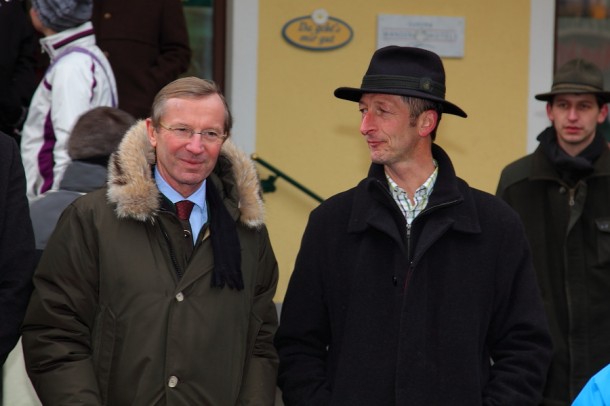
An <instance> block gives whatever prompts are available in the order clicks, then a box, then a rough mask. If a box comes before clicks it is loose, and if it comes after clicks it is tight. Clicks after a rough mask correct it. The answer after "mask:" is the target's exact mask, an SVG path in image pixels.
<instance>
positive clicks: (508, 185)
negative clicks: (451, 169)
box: [497, 128, 610, 406]
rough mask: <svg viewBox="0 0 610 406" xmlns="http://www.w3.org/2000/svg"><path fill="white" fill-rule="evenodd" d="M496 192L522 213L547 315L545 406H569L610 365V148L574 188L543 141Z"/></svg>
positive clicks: (504, 174) (515, 164)
mask: <svg viewBox="0 0 610 406" xmlns="http://www.w3.org/2000/svg"><path fill="white" fill-rule="evenodd" d="M545 131H553V130H552V128H549V129H547V130H545ZM497 195H498V196H499V197H501V198H503V199H504V200H505V201H506V202H507V203H508V204H509V205H510V206H512V207H513V209H515V210H516V211H517V212H518V213H519V215H520V216H521V220H522V221H523V224H524V226H525V232H526V234H527V237H528V240H529V243H530V245H531V247H532V253H533V258H534V267H535V269H536V273H537V277H538V283H539V286H540V290H541V293H542V298H543V301H544V306H545V310H546V313H547V316H548V318H549V324H550V328H551V335H552V338H553V347H554V351H553V359H552V362H551V367H550V369H549V374H548V379H547V384H546V388H545V391H544V401H543V403H542V404H543V405H545V406H546V405H549V406H551V405H552V406H560V405H561V406H568V405H570V404H571V403H572V400H573V399H574V398H575V397H576V395H578V393H579V392H580V390H581V389H582V387H583V386H584V385H585V383H586V382H587V381H588V379H589V378H591V376H593V374H595V373H596V372H597V371H599V370H600V369H601V368H603V367H604V366H605V365H607V364H608V363H610V150H608V149H607V148H604V151H603V152H602V154H601V156H600V157H599V158H598V159H597V160H596V161H595V162H594V169H593V172H592V173H591V174H590V175H588V176H586V177H585V178H583V179H581V180H579V181H578V183H577V184H576V185H575V186H573V187H571V186H570V185H568V184H566V183H565V182H564V181H562V180H561V178H560V176H559V174H558V172H557V170H556V169H555V167H554V166H553V164H552V162H551V161H550V160H549V159H548V158H547V157H546V155H545V153H544V151H543V150H542V147H541V146H539V147H538V148H537V149H536V151H534V153H532V154H530V155H527V156H525V157H523V158H521V159H519V160H517V161H515V162H513V163H511V164H510V165H508V166H507V167H506V168H505V169H504V170H503V172H502V175H501V178H500V182H499V185H498V190H497Z"/></svg>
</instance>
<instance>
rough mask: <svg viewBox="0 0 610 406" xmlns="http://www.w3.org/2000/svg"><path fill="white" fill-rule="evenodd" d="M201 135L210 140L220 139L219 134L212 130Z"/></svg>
mask: <svg viewBox="0 0 610 406" xmlns="http://www.w3.org/2000/svg"><path fill="white" fill-rule="evenodd" d="M201 134H202V135H203V136H204V137H208V138H218V137H219V134H218V133H217V132H216V131H212V130H208V131H203V132H202V133H201Z"/></svg>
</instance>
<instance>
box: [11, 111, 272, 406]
mask: <svg viewBox="0 0 610 406" xmlns="http://www.w3.org/2000/svg"><path fill="white" fill-rule="evenodd" d="M154 162H155V154H154V150H153V148H152V147H151V145H150V143H149V141H148V139H147V137H146V126H145V123H144V122H143V121H141V122H139V123H137V124H136V125H135V126H134V127H133V128H132V129H131V130H130V131H129V132H128V133H127V134H126V136H125V138H124V140H123V142H122V143H121V146H120V148H119V151H118V152H117V153H115V154H114V155H113V157H112V158H111V161H110V165H109V180H108V187H107V188H105V189H102V190H99V191H96V192H92V193H90V194H88V195H85V196H83V197H81V198H79V199H77V200H76V201H75V202H74V203H72V204H71V205H70V206H69V207H68V208H67V209H66V210H65V212H64V213H63V215H62V217H61V219H60V221H59V223H58V225H57V228H56V229H55V232H54V233H53V235H52V237H51V239H50V241H49V243H48V245H47V248H46V250H45V252H44V254H43V257H42V259H41V262H40V265H39V267H38V269H37V271H36V274H35V277H34V284H35V291H34V293H33V295H32V298H31V301H30V305H29V308H28V311H27V315H26V319H25V322H24V326H23V346H24V353H25V359H26V367H27V370H28V374H29V376H30V378H31V380H32V382H33V384H34V387H35V389H36V392H37V394H38V396H39V397H40V399H41V400H42V402H43V404H48V405H112V406H122V405H125V406H127V405H129V406H137V405H142V406H151V405H185V406H186V405H189V406H190V405H223V406H224V405H242V404H256V405H272V404H273V402H274V397H275V383H276V374H277V354H276V351H275V349H274V347H273V335H274V333H275V330H276V327H277V315H276V310H275V306H274V304H273V301H272V299H273V296H274V293H275V288H276V285H277V278H278V270H277V262H276V259H275V256H274V254H273V251H272V248H271V245H270V242H269V237H268V233H267V231H266V228H265V226H264V224H263V214H264V213H263V204H262V201H261V195H260V190H259V182H258V179H257V175H256V171H255V168H254V165H253V163H252V161H251V160H249V159H248V158H247V156H246V155H245V154H243V152H241V151H239V150H238V149H237V148H236V147H235V146H234V145H233V144H231V142H230V141H226V142H225V144H224V145H223V147H222V151H221V155H220V157H219V159H218V163H217V165H216V168H215V170H214V172H213V173H212V174H211V175H210V176H209V177H208V179H207V181H208V182H213V183H214V186H215V189H216V190H217V191H218V194H219V195H220V197H221V199H222V201H223V203H224V206H225V207H226V209H227V210H228V212H229V214H230V216H231V217H232V218H233V219H234V221H235V223H236V227H237V235H238V238H239V245H240V247H241V272H242V275H243V282H244V289H243V290H237V289H231V288H229V287H228V286H225V287H223V288H219V287H212V286H211V278H212V274H213V269H214V258H213V248H212V243H211V239H212V238H211V237H210V233H214V230H210V228H205V229H204V230H203V231H202V232H201V233H200V236H199V238H198V241H196V243H195V246H194V247H193V245H192V242H191V241H192V240H191V239H190V236H189V238H186V239H185V234H188V233H185V230H184V227H183V226H182V225H181V224H180V221H179V220H178V218H177V217H176V215H175V214H174V211H173V209H168V208H165V206H164V204H163V198H162V197H161V194H160V192H159V190H158V188H157V186H156V183H155V181H154V176H153V171H152V165H153V164H154ZM211 215H213V214H211ZM191 249H192V254H190V253H189V251H190V250H191ZM176 267H180V268H181V269H182V270H184V276H182V278H178V277H177V272H176Z"/></svg>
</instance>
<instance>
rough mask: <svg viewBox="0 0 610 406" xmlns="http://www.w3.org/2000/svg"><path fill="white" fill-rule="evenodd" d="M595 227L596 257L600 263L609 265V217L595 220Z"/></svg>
mask: <svg viewBox="0 0 610 406" xmlns="http://www.w3.org/2000/svg"><path fill="white" fill-rule="evenodd" d="M595 226H596V228H597V257H598V258H599V263H600V265H606V266H608V265H610V217H605V218H599V219H596V220H595Z"/></svg>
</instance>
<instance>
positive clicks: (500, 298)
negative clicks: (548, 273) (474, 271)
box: [483, 211, 552, 406]
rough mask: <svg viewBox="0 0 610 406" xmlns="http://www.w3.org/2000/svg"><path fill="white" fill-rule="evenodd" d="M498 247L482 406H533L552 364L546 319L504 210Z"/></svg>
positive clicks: (527, 257)
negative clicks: (488, 368) (489, 363)
mask: <svg viewBox="0 0 610 406" xmlns="http://www.w3.org/2000/svg"><path fill="white" fill-rule="evenodd" d="M502 217H505V218H506V221H503V222H502V223H501V224H502V226H503V238H502V241H501V243H500V249H498V252H499V253H500V254H499V257H498V260H497V270H496V285H495V294H494V297H495V299H494V305H493V315H492V321H491V325H490V327H489V332H488V336H487V345H488V347H489V351H490V355H491V358H492V363H493V364H492V367H491V376H490V378H489V380H488V382H487V385H486V386H485V388H484V390H483V404H484V405H489V406H491V405H532V406H534V405H538V404H539V403H540V401H541V400H542V390H543V388H544V384H545V381H546V374H547V371H548V367H549V364H550V361H551V355H552V344H551V337H550V333H549V327H548V321H547V318H546V314H545V312H544V308H543V305H542V299H541V295H540V292H539V288H538V284H537V281H536V276H535V272H534V268H533V265H532V258H531V254H530V249H529V245H528V243H527V239H526V237H525V233H524V231H523V227H522V225H521V222H520V221H519V220H518V217H517V215H516V214H515V213H513V212H512V211H511V212H508V213H506V214H505V215H502Z"/></svg>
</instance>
